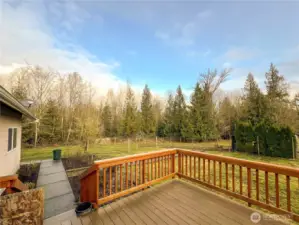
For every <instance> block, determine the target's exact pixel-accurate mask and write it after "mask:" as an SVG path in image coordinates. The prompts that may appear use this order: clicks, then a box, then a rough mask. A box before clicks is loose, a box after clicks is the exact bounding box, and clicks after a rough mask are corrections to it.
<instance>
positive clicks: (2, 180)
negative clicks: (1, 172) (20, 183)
mask: <svg viewBox="0 0 299 225" xmlns="http://www.w3.org/2000/svg"><path fill="white" fill-rule="evenodd" d="M17 179H18V175H16V174H15V175H9V176H5V177H0V182H6V181H14V180H17Z"/></svg>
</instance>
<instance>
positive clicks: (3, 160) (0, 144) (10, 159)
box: [0, 105, 22, 177]
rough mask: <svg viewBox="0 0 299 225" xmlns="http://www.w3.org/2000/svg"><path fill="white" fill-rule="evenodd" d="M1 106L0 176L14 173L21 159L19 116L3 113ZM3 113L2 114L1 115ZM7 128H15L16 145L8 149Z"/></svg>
mask: <svg viewBox="0 0 299 225" xmlns="http://www.w3.org/2000/svg"><path fill="white" fill-rule="evenodd" d="M2 106H3V105H2ZM3 109H4V108H3V107H1V114H0V177H1V176H8V175H12V174H15V173H16V172H17V170H18V169H19V167H20V160H21V137H22V126H21V118H20V117H19V116H16V115H13V116H8V115H6V113H3V112H4V111H6V110H3ZM3 114H4V115H3ZM8 128H17V129H18V130H17V146H16V148H15V149H13V150H11V151H8Z"/></svg>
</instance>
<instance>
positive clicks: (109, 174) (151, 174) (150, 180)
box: [80, 150, 176, 205]
mask: <svg viewBox="0 0 299 225" xmlns="http://www.w3.org/2000/svg"><path fill="white" fill-rule="evenodd" d="M175 155H176V150H165V151H157V152H152V153H146V154H138V155H132V156H126V157H119V158H112V159H107V160H100V161H96V162H95V164H94V165H93V166H92V167H90V168H89V169H88V170H87V171H86V172H85V173H84V174H83V175H82V176H81V181H80V184H81V185H80V186H81V189H80V200H81V201H82V202H84V201H89V202H92V203H94V204H95V205H97V204H98V205H99V204H104V203H107V202H109V201H112V200H114V199H116V198H119V197H122V196H125V195H128V194H130V193H132V192H136V191H138V190H141V189H144V188H146V187H148V186H150V185H153V184H155V183H158V182H161V181H163V180H166V179H169V178H173V177H174V176H175Z"/></svg>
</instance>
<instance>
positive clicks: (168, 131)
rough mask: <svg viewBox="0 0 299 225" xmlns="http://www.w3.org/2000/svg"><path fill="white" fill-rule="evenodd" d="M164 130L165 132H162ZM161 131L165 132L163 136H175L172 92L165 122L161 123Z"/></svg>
mask: <svg viewBox="0 0 299 225" xmlns="http://www.w3.org/2000/svg"><path fill="white" fill-rule="evenodd" d="M162 130H163V132H162ZM158 132H159V133H163V136H166V137H173V136H174V132H175V130H174V99H173V96H172V94H169V95H168V100H167V104H166V108H165V112H164V118H163V123H161V124H159V131H158Z"/></svg>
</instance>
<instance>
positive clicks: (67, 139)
mask: <svg viewBox="0 0 299 225" xmlns="http://www.w3.org/2000/svg"><path fill="white" fill-rule="evenodd" d="M71 130H72V122H71V123H70V126H69V129H68V131H67V137H66V141H65V142H66V144H68V142H69V138H70V135H71Z"/></svg>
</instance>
